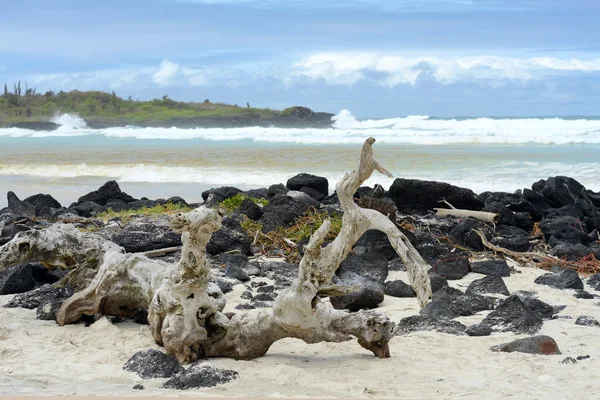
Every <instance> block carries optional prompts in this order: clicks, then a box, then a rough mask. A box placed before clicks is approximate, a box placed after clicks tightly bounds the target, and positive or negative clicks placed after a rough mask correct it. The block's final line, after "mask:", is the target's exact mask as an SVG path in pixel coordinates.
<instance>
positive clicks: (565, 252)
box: [551, 243, 595, 261]
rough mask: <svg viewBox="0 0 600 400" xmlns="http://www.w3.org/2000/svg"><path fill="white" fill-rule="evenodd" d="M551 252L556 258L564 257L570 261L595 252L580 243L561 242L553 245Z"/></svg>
mask: <svg viewBox="0 0 600 400" xmlns="http://www.w3.org/2000/svg"><path fill="white" fill-rule="evenodd" d="M551 254H552V255H553V256H555V257H558V258H566V259H567V260H570V261H576V260H580V259H582V258H583V257H587V256H589V255H590V254H594V255H595V252H594V250H592V249H590V248H589V247H587V246H584V245H583V244H581V243H577V244H570V243H561V244H558V245H556V246H554V248H553V249H552V253H551Z"/></svg>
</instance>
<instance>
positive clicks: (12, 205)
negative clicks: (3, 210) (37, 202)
mask: <svg viewBox="0 0 600 400" xmlns="http://www.w3.org/2000/svg"><path fill="white" fill-rule="evenodd" d="M6 198H7V199H8V211H9V212H11V213H12V214H14V215H17V216H19V217H27V218H34V217H35V207H34V206H33V205H32V204H30V203H27V202H25V201H21V200H19V198H18V197H17V195H16V194H15V193H14V192H8V193H7V195H6Z"/></svg>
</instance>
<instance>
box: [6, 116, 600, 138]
mask: <svg viewBox="0 0 600 400" xmlns="http://www.w3.org/2000/svg"><path fill="white" fill-rule="evenodd" d="M56 121H57V122H58V123H60V124H61V127H60V128H59V129H57V130H55V131H42V132H39V131H31V130H26V129H16V128H8V129H0V136H8V137H15V138H19V137H52V136H83V135H103V136H106V137H109V138H130V139H141V140H149V139H162V140H186V139H187V140H190V139H204V140H211V141H228V142H230V141H239V140H252V141H255V142H272V143H302V144H360V143H362V142H363V141H364V140H365V137H367V136H374V137H376V138H377V141H378V142H379V143H390V144H415V145H445V144H528V143H531V144H545V145H552V144H555V145H564V144H600V120H599V119H564V118H521V119H494V118H470V119H431V118H429V117H427V116H418V115H417V116H408V117H401V118H389V119H381V120H366V121H360V120H357V119H356V118H354V117H353V116H352V114H351V113H350V112H349V111H348V110H342V111H341V112H340V113H339V114H338V115H336V116H335V117H333V122H334V124H333V128H328V129H295V128H294V129H283V128H265V127H247V128H228V129H224V128H197V129H179V128H139V127H132V126H128V127H119V128H108V129H90V128H87V127H86V126H85V122H84V121H83V120H81V118H79V117H76V116H70V115H66V114H65V115H62V116H60V117H58V119H56Z"/></svg>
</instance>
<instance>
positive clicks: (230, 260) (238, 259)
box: [217, 253, 248, 267]
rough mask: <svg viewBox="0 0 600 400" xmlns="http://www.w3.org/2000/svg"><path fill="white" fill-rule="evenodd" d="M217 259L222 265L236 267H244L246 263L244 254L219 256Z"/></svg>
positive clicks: (246, 259)
mask: <svg viewBox="0 0 600 400" xmlns="http://www.w3.org/2000/svg"><path fill="white" fill-rule="evenodd" d="M217 259H218V260H219V262H221V263H223V264H226V265H227V264H232V265H235V266H238V267H241V266H243V265H245V264H246V263H247V262H248V257H247V256H245V255H244V254H226V253H222V254H219V255H218V257H217Z"/></svg>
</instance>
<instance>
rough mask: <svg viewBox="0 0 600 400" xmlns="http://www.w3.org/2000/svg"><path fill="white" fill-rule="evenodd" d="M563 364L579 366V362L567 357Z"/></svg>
mask: <svg viewBox="0 0 600 400" xmlns="http://www.w3.org/2000/svg"><path fill="white" fill-rule="evenodd" d="M560 363H561V364H577V360H576V359H574V358H573V357H567V358H565V359H564V360H562V361H561V362H560Z"/></svg>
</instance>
